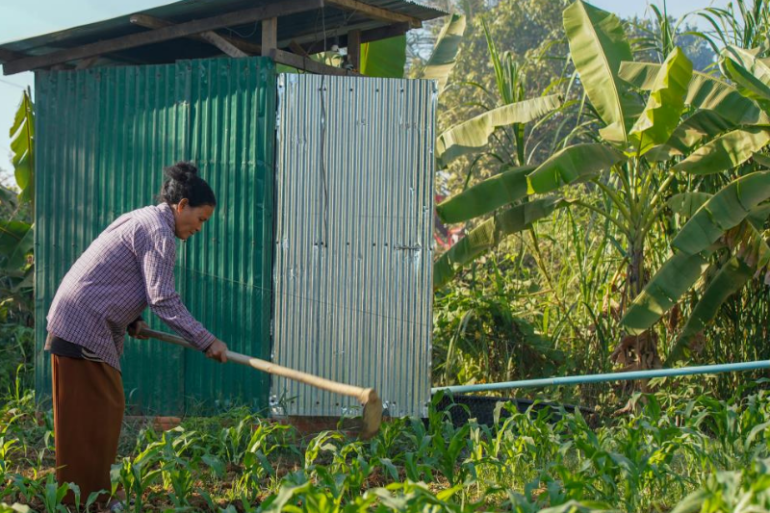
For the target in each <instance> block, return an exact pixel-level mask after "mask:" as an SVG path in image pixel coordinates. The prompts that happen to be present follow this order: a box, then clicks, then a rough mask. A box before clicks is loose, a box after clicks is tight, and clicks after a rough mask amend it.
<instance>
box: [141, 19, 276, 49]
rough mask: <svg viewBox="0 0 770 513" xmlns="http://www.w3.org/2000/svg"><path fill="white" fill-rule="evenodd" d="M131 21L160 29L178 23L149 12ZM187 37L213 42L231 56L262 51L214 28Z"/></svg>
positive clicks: (142, 25)
mask: <svg viewBox="0 0 770 513" xmlns="http://www.w3.org/2000/svg"><path fill="white" fill-rule="evenodd" d="M131 23H133V24H134V25H139V26H140V27H144V28H148V29H159V28H165V27H171V26H173V25H176V23H172V22H170V21H166V20H162V19H160V18H156V17H154V16H150V15H147V14H134V15H133V16H131ZM187 37H188V38H189V39H195V40H196V41H203V42H204V43H209V44H212V45H214V46H216V47H217V48H219V49H220V50H222V53H225V54H227V55H229V56H230V57H248V56H249V54H251V55H259V54H260V53H261V52H262V47H261V46H259V45H255V44H254V43H252V42H250V41H244V40H243V39H239V38H237V37H228V36H222V35H220V34H217V33H216V32H214V31H213V30H207V31H206V32H201V33H200V34H195V35H192V36H187Z"/></svg>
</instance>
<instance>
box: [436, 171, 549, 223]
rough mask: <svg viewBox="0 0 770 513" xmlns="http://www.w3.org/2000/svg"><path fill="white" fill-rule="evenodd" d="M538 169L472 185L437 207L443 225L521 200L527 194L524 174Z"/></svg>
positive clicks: (507, 172) (510, 173)
mask: <svg viewBox="0 0 770 513" xmlns="http://www.w3.org/2000/svg"><path fill="white" fill-rule="evenodd" d="M536 167H537V166H524V167H517V168H513V169H509V170H507V171H504V172H502V173H500V174H499V175H495V176H493V177H491V178H488V179H486V180H484V181H483V182H481V183H479V184H477V185H474V186H473V187H470V188H468V189H466V190H465V191H463V192H461V193H460V194H458V195H456V196H454V197H452V198H449V199H448V200H446V201H444V202H443V203H441V204H440V205H438V206H436V211H437V212H438V215H439V217H440V218H441V220H442V221H443V222H445V223H459V222H461V221H467V220H468V219H473V218H474V217H478V216H480V215H483V214H487V213H489V212H492V211H494V210H497V209H498V208H500V207H502V206H504V205H507V204H509V203H512V202H514V201H516V200H519V199H521V198H524V197H525V196H526V195H527V175H528V174H529V173H531V172H532V171H533V170H534V169H535V168H536Z"/></svg>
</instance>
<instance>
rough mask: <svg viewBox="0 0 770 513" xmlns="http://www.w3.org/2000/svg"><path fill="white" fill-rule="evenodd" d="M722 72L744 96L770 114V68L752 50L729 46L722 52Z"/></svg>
mask: <svg viewBox="0 0 770 513" xmlns="http://www.w3.org/2000/svg"><path fill="white" fill-rule="evenodd" d="M721 65H722V70H723V71H724V73H725V74H726V75H727V76H728V77H730V79H731V80H732V81H733V82H735V83H736V84H737V86H738V90H739V91H740V92H741V94H743V95H744V96H746V97H748V98H751V99H752V100H754V101H756V102H757V103H758V104H759V105H760V106H761V107H762V108H763V109H764V110H765V111H766V112H770V66H768V64H767V63H766V62H764V61H762V60H761V59H757V57H756V55H754V53H753V52H751V51H750V50H744V49H742V48H738V47H735V46H729V47H727V48H725V49H724V50H723V51H722V60H721Z"/></svg>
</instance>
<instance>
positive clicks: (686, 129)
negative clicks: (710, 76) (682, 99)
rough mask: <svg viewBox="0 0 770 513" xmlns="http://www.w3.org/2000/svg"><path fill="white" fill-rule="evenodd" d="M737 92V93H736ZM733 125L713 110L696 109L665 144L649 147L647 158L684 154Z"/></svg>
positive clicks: (654, 158) (666, 158)
mask: <svg viewBox="0 0 770 513" xmlns="http://www.w3.org/2000/svg"><path fill="white" fill-rule="evenodd" d="M736 94H737V93H736ZM734 128H735V125H734V124H733V123H731V122H729V121H727V120H726V119H724V118H723V117H722V116H720V115H719V114H717V113H716V112H715V111H713V110H698V111H695V113H694V114H693V115H692V116H690V117H689V118H687V119H685V120H684V121H682V122H681V123H680V124H679V126H677V127H676V130H674V133H672V134H671V137H669V138H668V141H666V143H665V144H661V145H659V146H656V147H655V148H653V149H651V150H650V151H649V152H648V153H647V159H648V160H651V161H663V160H668V159H670V158H672V157H674V156H680V155H685V154H687V153H689V152H690V151H691V150H692V148H694V147H696V146H697V145H700V144H703V143H704V142H706V141H709V140H711V139H714V138H715V137H717V136H718V135H719V134H721V133H724V132H727V131H729V130H733V129H734Z"/></svg>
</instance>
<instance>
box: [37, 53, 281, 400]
mask: <svg viewBox="0 0 770 513" xmlns="http://www.w3.org/2000/svg"><path fill="white" fill-rule="evenodd" d="M35 87H36V94H37V107H36V114H37V128H38V132H37V148H36V151H37V166H36V171H37V187H36V213H35V214H36V223H37V224H36V230H35V237H36V240H35V258H36V262H35V270H36V295H35V300H36V303H35V310H36V311H35V314H36V318H37V319H38V322H37V324H36V325H37V333H36V335H37V337H36V338H37V352H36V388H37V390H38V392H39V393H40V394H41V396H42V395H43V394H50V363H49V362H48V356H47V354H46V353H44V351H43V350H42V347H43V343H44V340H45V322H44V321H43V319H45V315H46V313H47V311H48V307H49V306H50V303H51V300H52V299H53V295H54V293H55V291H56V287H57V286H58V284H59V282H60V281H61V279H62V278H63V277H64V274H65V273H66V271H67V270H68V269H69V267H70V266H71V265H72V263H73V262H74V261H75V260H76V259H77V257H78V256H79V255H80V254H81V253H82V252H83V251H84V250H85V249H86V247H87V246H88V244H90V242H91V241H92V240H93V239H94V238H95V237H96V236H97V235H98V234H99V233H100V232H101V231H102V230H103V229H104V228H105V227H106V226H107V225H109V223H110V222H111V221H112V220H114V219H115V218H116V217H118V216H119V215H120V214H122V213H124V212H127V211H130V210H132V209H135V208H139V207H142V206H145V205H148V204H151V203H152V202H153V196H154V194H155V192H157V191H158V190H159V188H160V184H161V182H162V169H163V167H164V166H166V165H168V164H169V163H172V162H174V161H176V160H180V159H192V160H196V161H197V162H198V164H199V166H200V168H201V174H202V176H203V177H204V178H206V179H207V180H208V181H209V182H210V183H211V185H212V187H213V188H214V190H215V192H216V193H217V195H218V201H219V207H218V208H217V210H216V211H215V214H214V216H213V217H212V219H211V220H210V221H209V222H208V223H207V224H206V226H205V228H204V230H203V231H202V232H201V234H199V235H196V236H195V237H193V238H192V239H191V240H190V242H189V243H187V244H184V245H181V246H180V247H179V251H178V260H179V261H178V269H177V286H178V290H179V291H180V293H181V295H182V298H183V301H184V302H185V304H186V305H187V306H188V307H189V308H190V310H191V311H192V313H193V314H194V315H195V316H196V317H197V318H198V319H200V320H201V321H202V322H203V323H204V325H206V326H207V327H208V328H209V329H210V330H211V331H212V332H214V333H215V334H216V335H217V336H219V337H220V338H221V339H223V340H224V341H225V342H227V343H228V345H230V347H231V348H232V349H234V350H236V351H239V352H244V353H250V354H254V355H261V356H267V355H269V318H270V308H271V303H270V300H269V295H267V296H266V295H265V294H264V290H265V289H266V288H269V286H270V279H271V268H272V254H271V251H269V250H267V248H269V247H271V241H272V224H273V220H272V212H273V189H272V183H273V182H272V173H273V167H274V155H273V148H274V133H275V132H274V123H275V114H274V111H275V70H274V63H273V62H272V61H271V60H269V59H265V58H248V59H238V60H233V59H212V60H206V61H180V62H179V63H177V64H175V65H173V64H172V65H158V66H139V67H133V66H128V67H121V68H102V69H95V70H82V71H67V72H38V73H37V74H36V84H35ZM150 317H152V316H150ZM154 327H156V328H161V329H163V327H161V326H160V325H159V324H155V326H154ZM123 378H124V385H125V389H126V398H127V402H128V404H129V412H131V411H132V410H131V409H130V408H131V407H132V406H133V407H134V410H133V411H134V412H136V411H137V410H138V411H140V412H142V413H146V414H152V413H162V414H174V413H182V412H184V411H188V412H190V411H191V410H194V409H195V407H197V406H198V405H200V406H204V407H210V406H211V405H212V404H213V401H216V400H221V401H220V404H222V405H226V404H224V403H226V401H225V399H226V398H233V399H236V398H237V399H241V400H242V401H243V402H247V403H250V404H252V405H253V406H256V407H259V408H261V407H265V406H266V400H267V395H268V384H269V381H268V379H267V378H266V377H265V376H264V375H261V374H259V373H256V372H253V371H248V370H246V369H243V370H241V369H233V368H232V366H228V367H227V368H224V367H221V366H219V365H217V364H215V363H213V362H210V361H206V360H205V359H204V358H203V356H202V355H199V354H195V353H193V352H191V351H186V350H182V349H180V348H176V347H172V346H169V345H165V344H163V343H161V342H157V341H137V340H133V339H131V340H128V341H127V342H126V356H125V358H124V361H123ZM41 398H42V397H41Z"/></svg>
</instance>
